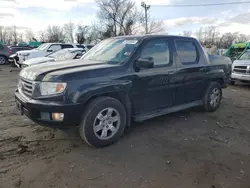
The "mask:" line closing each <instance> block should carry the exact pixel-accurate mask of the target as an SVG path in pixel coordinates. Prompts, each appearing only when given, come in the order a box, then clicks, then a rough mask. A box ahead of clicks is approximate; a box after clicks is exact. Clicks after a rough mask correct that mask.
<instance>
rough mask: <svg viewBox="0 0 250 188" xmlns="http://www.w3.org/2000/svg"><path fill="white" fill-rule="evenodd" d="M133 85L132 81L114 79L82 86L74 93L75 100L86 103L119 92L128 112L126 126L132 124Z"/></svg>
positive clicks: (118, 94)
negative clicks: (97, 97) (130, 93)
mask: <svg viewBox="0 0 250 188" xmlns="http://www.w3.org/2000/svg"><path fill="white" fill-rule="evenodd" d="M131 87H132V81H128V80H113V81H111V82H103V83H95V84H94V85H92V86H90V87H89V86H87V87H81V88H80V89H79V90H78V92H77V93H76V94H75V95H74V97H73V101H74V102H76V103H81V104H86V102H87V101H88V100H91V98H93V97H96V96H103V95H112V94H117V96H118V97H119V98H120V99H121V102H122V103H123V105H124V107H125V110H126V113H127V119H126V126H127V127H130V126H131V115H132V109H131V101H130V97H129V92H130V89H131Z"/></svg>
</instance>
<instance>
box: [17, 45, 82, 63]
mask: <svg viewBox="0 0 250 188" xmlns="http://www.w3.org/2000/svg"><path fill="white" fill-rule="evenodd" d="M83 52H84V49H82V48H67V49H63V50H59V51H57V52H54V53H52V54H50V55H47V56H45V57H36V58H32V59H28V60H26V61H24V62H23V63H22V64H21V68H24V67H28V66H32V65H38V64H41V63H47V62H55V61H64V60H69V59H79V58H81V57H82V55H83Z"/></svg>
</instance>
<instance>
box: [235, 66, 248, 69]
mask: <svg viewBox="0 0 250 188" xmlns="http://www.w3.org/2000/svg"><path fill="white" fill-rule="evenodd" d="M234 68H235V69H247V66H234Z"/></svg>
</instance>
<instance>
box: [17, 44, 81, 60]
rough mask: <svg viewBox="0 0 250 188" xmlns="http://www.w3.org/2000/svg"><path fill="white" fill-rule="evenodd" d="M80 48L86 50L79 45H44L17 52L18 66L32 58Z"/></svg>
mask: <svg viewBox="0 0 250 188" xmlns="http://www.w3.org/2000/svg"><path fill="white" fill-rule="evenodd" d="M78 46H80V48H81V47H82V48H84V46H81V45H79V44H62V43H44V44H41V45H40V46H39V47H38V48H35V49H32V50H27V51H21V52H17V55H16V56H17V57H16V58H15V59H16V62H17V63H18V64H22V63H23V62H24V61H26V60H28V59H31V58H35V57H45V56H46V55H49V54H51V53H53V52H56V51H59V50H61V49H65V48H78Z"/></svg>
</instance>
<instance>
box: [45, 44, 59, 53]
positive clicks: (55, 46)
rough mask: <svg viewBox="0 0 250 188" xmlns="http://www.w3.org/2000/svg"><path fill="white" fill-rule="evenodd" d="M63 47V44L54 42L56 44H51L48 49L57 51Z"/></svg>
mask: <svg viewBox="0 0 250 188" xmlns="http://www.w3.org/2000/svg"><path fill="white" fill-rule="evenodd" d="M61 48H62V47H61V45H57V44H54V45H51V46H50V47H49V49H48V50H51V51H52V52H56V51H58V50H61Z"/></svg>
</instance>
